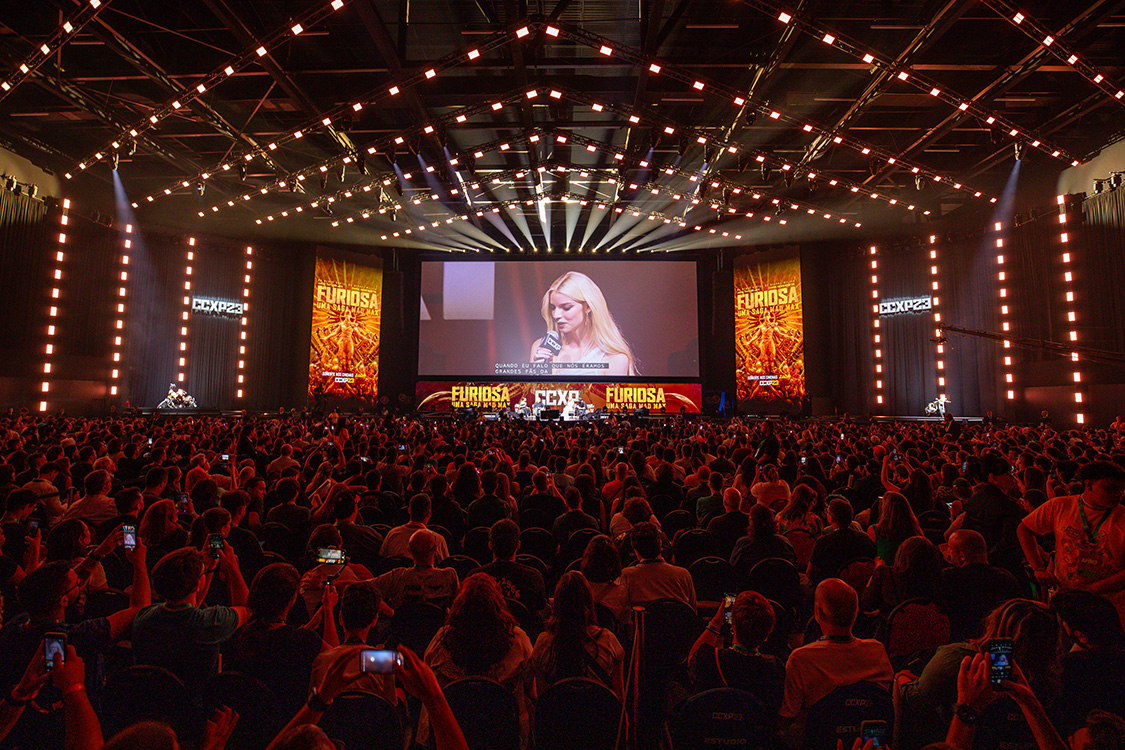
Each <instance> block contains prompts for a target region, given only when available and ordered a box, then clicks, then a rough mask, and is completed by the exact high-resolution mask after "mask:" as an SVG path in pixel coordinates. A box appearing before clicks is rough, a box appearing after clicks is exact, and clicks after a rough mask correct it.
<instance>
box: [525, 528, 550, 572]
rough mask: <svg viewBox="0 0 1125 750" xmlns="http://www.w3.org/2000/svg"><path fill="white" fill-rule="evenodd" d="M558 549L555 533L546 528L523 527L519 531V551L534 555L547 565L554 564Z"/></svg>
mask: <svg viewBox="0 0 1125 750" xmlns="http://www.w3.org/2000/svg"><path fill="white" fill-rule="evenodd" d="M558 549H559V543H558V541H556V540H555V535H554V534H552V533H551V532H550V531H548V530H547V529H540V528H534V529H524V530H523V531H521V532H520V552H522V553H524V554H525V555H535V556H536V557H538V558H539V559H540V560H542V561H543V562H544V563H546V564H547V566H548V567H550V566H551V565H554V564H555V554H556V553H557V552H558Z"/></svg>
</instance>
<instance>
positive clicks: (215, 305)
mask: <svg viewBox="0 0 1125 750" xmlns="http://www.w3.org/2000/svg"><path fill="white" fill-rule="evenodd" d="M191 311H192V313H193V314H199V315H214V316H216V317H220V318H241V317H242V312H243V306H242V303H241V302H231V301H230V300H225V299H212V298H210V297H192V298H191Z"/></svg>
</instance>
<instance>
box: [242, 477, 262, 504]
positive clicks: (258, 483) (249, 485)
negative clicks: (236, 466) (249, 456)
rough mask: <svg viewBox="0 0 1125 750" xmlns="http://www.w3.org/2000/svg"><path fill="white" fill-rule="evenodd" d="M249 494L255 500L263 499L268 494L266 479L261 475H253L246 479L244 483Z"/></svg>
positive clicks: (243, 486) (244, 487)
mask: <svg viewBox="0 0 1125 750" xmlns="http://www.w3.org/2000/svg"><path fill="white" fill-rule="evenodd" d="M242 488H243V489H245V490H246V492H247V494H249V495H250V497H252V498H254V499H255V500H261V499H262V498H264V497H265V496H266V480H265V479H263V478H262V477H259V476H252V477H250V478H249V479H247V480H246V483H245V484H243V485H242Z"/></svg>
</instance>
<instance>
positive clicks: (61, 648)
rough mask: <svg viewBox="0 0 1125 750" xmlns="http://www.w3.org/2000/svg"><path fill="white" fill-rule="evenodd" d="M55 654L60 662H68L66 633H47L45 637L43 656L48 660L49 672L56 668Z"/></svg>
mask: <svg viewBox="0 0 1125 750" xmlns="http://www.w3.org/2000/svg"><path fill="white" fill-rule="evenodd" d="M55 654H59V655H60V661H62V662H65V661H66V633H47V634H46V635H44V636H43V656H44V658H46V660H47V671H48V672H50V671H51V670H52V669H54V668H55Z"/></svg>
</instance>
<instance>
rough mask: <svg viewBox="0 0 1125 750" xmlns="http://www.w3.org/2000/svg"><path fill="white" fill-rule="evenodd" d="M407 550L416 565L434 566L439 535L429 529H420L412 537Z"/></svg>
mask: <svg viewBox="0 0 1125 750" xmlns="http://www.w3.org/2000/svg"><path fill="white" fill-rule="evenodd" d="M406 549H407V551H408V552H409V553H410V559H411V560H413V561H414V564H415V565H424V566H426V565H428V566H432V565H433V564H434V558H435V557H436V556H437V534H436V533H435V532H433V531H430V530H429V529H418V530H417V531H415V532H414V533H413V534H411V535H410V540H409V541H408V542H407V543H406Z"/></svg>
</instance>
